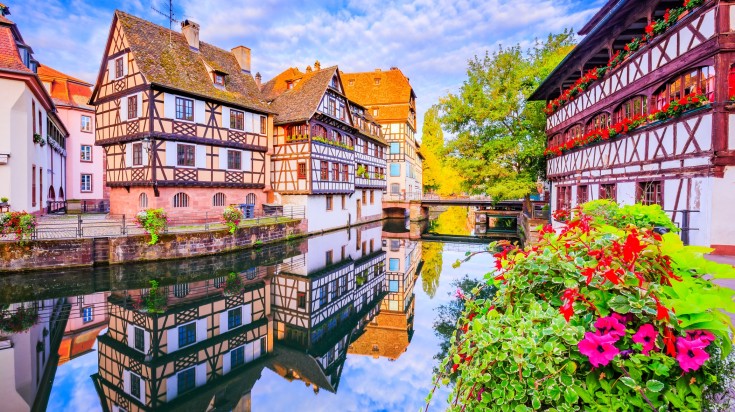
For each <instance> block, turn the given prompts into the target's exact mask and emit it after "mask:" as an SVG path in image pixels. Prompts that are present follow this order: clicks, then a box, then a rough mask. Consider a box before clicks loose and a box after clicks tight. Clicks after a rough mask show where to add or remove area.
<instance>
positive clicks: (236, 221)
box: [222, 206, 243, 235]
mask: <svg viewBox="0 0 735 412" xmlns="http://www.w3.org/2000/svg"><path fill="white" fill-rule="evenodd" d="M242 217H243V213H242V210H240V209H238V208H236V207H233V206H227V207H226V208H225V210H224V211H223V212H222V222H224V224H225V225H227V227H228V228H230V234H231V235H233V234H235V231H236V230H237V226H238V225H240V221H241V220H242Z"/></svg>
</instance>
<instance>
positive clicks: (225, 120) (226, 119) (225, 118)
mask: <svg viewBox="0 0 735 412" xmlns="http://www.w3.org/2000/svg"><path fill="white" fill-rule="evenodd" d="M221 127H226V128H228V129H229V128H230V108H229V107H225V106H222V126H221Z"/></svg>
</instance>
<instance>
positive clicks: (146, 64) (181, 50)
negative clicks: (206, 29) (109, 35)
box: [115, 10, 271, 112]
mask: <svg viewBox="0 0 735 412" xmlns="http://www.w3.org/2000/svg"><path fill="white" fill-rule="evenodd" d="M115 16H116V17H117V19H118V21H119V22H120V24H121V25H122V27H123V31H124V33H125V36H126V38H127V40H128V43H129V45H130V51H131V53H132V54H133V57H134V58H135V60H136V62H137V64H138V68H139V70H140V71H141V73H142V74H143V76H144V77H145V78H146V80H147V81H148V82H149V83H152V84H156V85H159V86H163V87H168V88H171V89H175V90H180V91H183V92H188V93H192V94H196V95H199V96H202V97H205V98H211V99H214V100H218V101H222V102H226V103H230V104H233V105H237V106H241V107H246V108H249V109H253V110H256V111H261V112H270V111H271V110H270V109H268V106H267V105H266V104H265V103H263V101H262V100H261V96H260V90H259V89H258V86H257V85H256V83H255V79H253V77H252V76H251V75H250V74H247V73H243V72H242V70H241V68H240V65H239V64H238V63H237V60H236V59H235V56H234V55H233V54H232V53H231V52H229V51H226V50H223V49H220V48H219V47H215V46H212V45H211V44H208V43H205V42H200V43H199V52H196V51H194V50H192V49H191V48H190V47H189V43H188V42H187V41H186V38H185V37H184V36H183V34H181V33H179V32H175V31H172V30H169V29H166V28H164V27H161V26H159V25H157V24H154V23H151V22H149V21H146V20H143V19H140V18H138V17H135V16H132V15H130V14H127V13H125V12H122V11H120V10H116V11H115ZM205 64H206V65H208V66H209V67H210V68H212V69H214V70H217V71H221V72H223V73H227V77H226V80H225V90H221V89H218V88H217V87H215V86H214V83H213V82H212V77H211V75H210V73H209V72H208V70H207V67H206V66H205Z"/></svg>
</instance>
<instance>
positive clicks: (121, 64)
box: [115, 57, 123, 79]
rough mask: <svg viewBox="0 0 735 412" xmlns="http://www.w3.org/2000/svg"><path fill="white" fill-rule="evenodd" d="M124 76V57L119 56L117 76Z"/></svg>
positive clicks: (116, 60)
mask: <svg viewBox="0 0 735 412" xmlns="http://www.w3.org/2000/svg"><path fill="white" fill-rule="evenodd" d="M121 77H123V58H122V57H118V58H117V59H115V78H116V79H119V78H121Z"/></svg>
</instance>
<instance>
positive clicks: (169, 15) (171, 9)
mask: <svg viewBox="0 0 735 412" xmlns="http://www.w3.org/2000/svg"><path fill="white" fill-rule="evenodd" d="M151 9H153V11H155V12H156V13H158V14H160V15H161V16H163V17H165V18H166V19H168V29H169V30H170V31H169V33H168V43H169V45H170V44H171V31H173V24H174V22H176V23H178V22H179V21H178V20H176V19H175V18H174V0H168V13H165V12H162V11H161V10H158V9H157V8H155V7H153V6H151Z"/></svg>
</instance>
